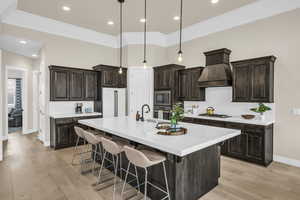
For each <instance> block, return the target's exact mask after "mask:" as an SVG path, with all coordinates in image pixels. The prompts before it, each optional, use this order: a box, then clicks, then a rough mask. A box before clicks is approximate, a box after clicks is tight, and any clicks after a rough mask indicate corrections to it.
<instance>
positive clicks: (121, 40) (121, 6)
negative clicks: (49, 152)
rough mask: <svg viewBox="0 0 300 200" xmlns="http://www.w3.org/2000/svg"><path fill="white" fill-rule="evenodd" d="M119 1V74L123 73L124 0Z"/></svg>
mask: <svg viewBox="0 0 300 200" xmlns="http://www.w3.org/2000/svg"><path fill="white" fill-rule="evenodd" d="M118 2H119V3H120V68H119V74H122V73H123V66H122V60H123V3H124V2H125V0H118Z"/></svg>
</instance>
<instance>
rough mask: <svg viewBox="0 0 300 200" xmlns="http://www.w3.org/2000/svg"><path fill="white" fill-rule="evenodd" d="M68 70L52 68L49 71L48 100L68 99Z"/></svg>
mask: <svg viewBox="0 0 300 200" xmlns="http://www.w3.org/2000/svg"><path fill="white" fill-rule="evenodd" d="M69 77H70V76H69V71H68V70H65V69H53V70H51V71H50V100H51V101H68V100H69V99H70V98H69V91H70V81H69Z"/></svg>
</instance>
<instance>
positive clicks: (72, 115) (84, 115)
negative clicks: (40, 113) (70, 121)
mask: <svg viewBox="0 0 300 200" xmlns="http://www.w3.org/2000/svg"><path fill="white" fill-rule="evenodd" d="M98 115H102V113H99V112H91V113H80V114H78V113H58V114H49V116H50V117H52V118H54V119H60V118H72V117H90V116H98Z"/></svg>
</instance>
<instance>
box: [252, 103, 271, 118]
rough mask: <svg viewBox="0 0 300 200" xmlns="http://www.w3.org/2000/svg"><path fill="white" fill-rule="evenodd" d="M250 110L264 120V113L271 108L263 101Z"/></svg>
mask: <svg viewBox="0 0 300 200" xmlns="http://www.w3.org/2000/svg"><path fill="white" fill-rule="evenodd" d="M250 110H251V111H253V112H256V113H259V114H260V116H261V119H262V120H264V119H265V116H264V113H265V112H267V111H270V110H272V109H271V108H270V107H268V106H266V105H265V104H263V103H259V104H258V107H257V108H251V109H250Z"/></svg>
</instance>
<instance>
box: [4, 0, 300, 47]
mask: <svg viewBox="0 0 300 200" xmlns="http://www.w3.org/2000/svg"><path fill="white" fill-rule="evenodd" d="M5 1H10V2H12V3H11V6H9V7H10V9H7V10H8V11H9V12H8V11H7V12H5V13H6V14H5V16H4V17H2V22H3V23H6V24H10V25H15V26H20V27H24V28H29V29H33V30H36V31H40V32H45V33H49V34H54V35H59V36H63V37H68V38H72V39H77V40H81V41H85V42H89V43H94V44H98V45H103V46H107V47H111V48H119V44H118V43H119V42H118V41H119V36H113V35H109V34H104V33H99V32H96V31H93V30H90V29H86V28H82V27H78V26H75V25H71V24H67V23H63V22H60V21H56V20H52V19H49V18H46V17H41V16H38V15H33V14H30V13H27V12H24V11H20V10H16V1H17V0H5ZM12 8H14V10H13V9H12ZM297 8H300V0H276V1H274V0H259V1H256V2H254V3H252V4H248V5H246V6H243V7H241V8H238V9H235V10H232V11H230V12H227V13H225V14H223V15H220V16H216V17H213V18H210V19H208V20H206V21H203V22H199V23H197V24H194V25H191V26H188V27H186V28H184V29H183V42H187V41H190V40H193V39H196V38H200V37H204V36H207V35H209V34H213V33H216V32H220V31H224V30H228V29H231V28H233V27H237V26H241V25H244V24H248V23H251V22H255V21H257V20H260V19H265V18H268V17H271V16H275V15H278V14H281V13H284V12H288V11H291V10H294V9H297ZM254 11H255V12H254ZM2 13H3V12H2ZM2 13H0V16H2V15H1V14H2ZM0 19H1V18H0ZM123 40H124V45H123V46H128V45H142V44H143V32H125V33H124V35H123ZM178 41H179V31H176V32H173V33H170V34H163V33H160V32H148V41H147V44H148V45H157V46H161V47H169V46H173V45H176V44H178Z"/></svg>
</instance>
